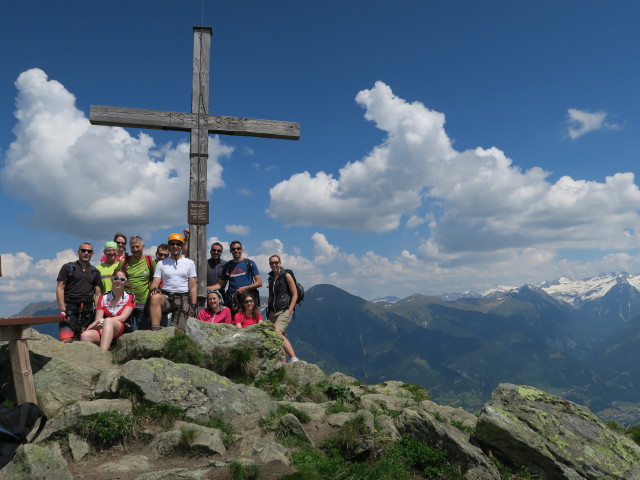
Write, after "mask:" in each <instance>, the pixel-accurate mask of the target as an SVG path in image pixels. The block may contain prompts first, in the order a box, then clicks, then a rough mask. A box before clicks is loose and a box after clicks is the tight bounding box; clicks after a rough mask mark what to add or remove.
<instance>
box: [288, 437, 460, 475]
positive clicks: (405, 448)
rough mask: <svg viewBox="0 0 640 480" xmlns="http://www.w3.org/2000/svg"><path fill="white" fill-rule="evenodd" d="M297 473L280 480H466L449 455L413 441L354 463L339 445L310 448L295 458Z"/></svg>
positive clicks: (297, 452) (294, 454)
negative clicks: (451, 462) (462, 479)
mask: <svg viewBox="0 0 640 480" xmlns="http://www.w3.org/2000/svg"><path fill="white" fill-rule="evenodd" d="M291 458H292V463H293V465H294V466H295V467H296V470H297V471H296V472H295V473H292V474H290V475H287V476H284V477H281V479H280V480H336V479H340V480H412V479H416V478H425V479H438V480H458V479H460V478H462V477H461V476H460V474H459V473H458V470H457V468H456V467H455V466H453V465H451V464H450V463H449V462H448V461H447V452H446V451H443V450H437V449H434V448H431V447H429V446H428V445H427V444H425V443H423V442H418V441H417V440H414V439H412V438H410V437H407V436H405V437H402V439H401V440H400V441H398V442H395V443H392V444H391V445H390V446H389V447H388V448H387V449H386V450H384V451H383V452H382V453H381V455H380V456H379V457H375V458H368V459H366V460H364V461H360V462H353V461H350V460H347V459H345V458H344V456H343V455H342V454H341V451H340V448H338V446H337V445H335V444H331V443H329V444H326V446H325V448H324V449H323V450H317V449H314V448H311V447H309V446H307V447H305V448H302V449H301V450H299V451H296V452H293V453H292V454H291Z"/></svg>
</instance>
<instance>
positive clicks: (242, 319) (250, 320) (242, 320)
mask: <svg viewBox="0 0 640 480" xmlns="http://www.w3.org/2000/svg"><path fill="white" fill-rule="evenodd" d="M234 320H235V323H239V324H240V326H241V327H242V328H247V327H248V326H249V325H253V324H254V323H258V322H261V321H262V315H260V314H258V318H255V317H247V316H246V315H245V314H244V313H242V312H238V313H236V316H235V317H234Z"/></svg>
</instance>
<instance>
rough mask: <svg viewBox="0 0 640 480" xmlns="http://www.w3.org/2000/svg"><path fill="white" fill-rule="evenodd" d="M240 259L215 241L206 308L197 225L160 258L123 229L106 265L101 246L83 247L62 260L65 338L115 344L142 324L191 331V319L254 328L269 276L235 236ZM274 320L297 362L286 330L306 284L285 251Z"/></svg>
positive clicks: (271, 303) (278, 269) (274, 291)
mask: <svg viewBox="0 0 640 480" xmlns="http://www.w3.org/2000/svg"><path fill="white" fill-rule="evenodd" d="M229 247H230V248H229V249H230V251H231V255H232V259H231V260H229V261H228V262H223V261H222V251H223V246H222V244H221V243H219V242H215V243H213V244H212V245H211V250H210V253H211V257H210V258H209V259H207V298H206V307H205V308H202V309H201V310H200V311H198V307H197V300H198V291H197V282H196V278H197V276H196V266H195V263H194V262H193V260H191V259H190V258H188V255H189V253H188V252H189V229H184V231H183V233H172V234H171V235H169V238H168V239H167V243H163V244H160V245H158V247H157V249H156V252H155V258H152V257H151V256H150V255H145V254H144V240H143V239H142V238H141V237H139V236H132V237H130V238H129V249H130V251H131V253H128V252H127V238H126V236H125V235H124V234H122V233H120V232H118V233H116V234H115V235H114V238H113V241H109V242H106V243H105V244H104V248H103V256H102V258H101V259H100V261H101V264H100V265H99V266H98V267H95V266H93V265H91V263H90V262H91V258H92V256H93V253H94V252H93V245H92V244H91V243H88V242H84V243H81V244H80V246H79V247H78V260H76V261H75V262H69V263H66V264H64V265H63V266H62V268H61V269H60V272H59V273H58V278H57V282H58V283H57V287H56V300H57V302H58V306H59V308H60V316H61V317H62V320H61V321H60V323H59V330H60V340H61V341H62V342H65V343H69V342H73V341H74V340H81V341H87V342H92V343H95V344H96V345H99V346H100V348H103V349H105V350H109V348H110V347H111V344H112V342H114V341H115V340H117V339H118V338H119V337H120V336H121V335H123V334H124V333H128V332H132V331H134V330H160V329H161V328H164V327H167V326H174V327H176V329H177V330H178V331H180V332H184V330H185V326H186V322H187V318H188V317H195V318H197V319H198V320H201V321H203V322H208V323H226V324H232V325H236V326H237V327H240V328H246V327H248V326H249V325H253V324H256V323H260V322H262V321H263V317H262V315H261V313H260V295H259V292H258V288H260V287H261V286H262V278H261V276H260V271H259V270H258V266H257V265H256V263H255V262H254V261H253V260H251V259H248V258H243V256H242V252H243V248H242V243H240V242H239V241H237V240H234V241H233V242H231V244H230V246H229ZM269 268H270V269H271V271H270V272H269V280H268V286H269V299H268V302H267V307H266V316H267V321H269V322H271V323H272V324H273V325H274V328H275V331H276V333H277V334H278V335H280V336H281V337H282V338H283V340H284V350H285V357H284V361H286V357H287V356H288V357H289V358H290V361H292V362H297V361H298V358H297V357H296V355H295V352H294V350H293V347H292V346H291V343H290V342H289V340H288V339H287V337H286V335H285V331H286V329H287V326H288V325H289V323H290V322H291V318H292V316H293V313H294V309H295V306H296V304H297V303H298V300H299V298H298V288H297V282H296V280H295V277H294V276H293V272H291V270H285V269H284V268H283V267H282V261H281V259H280V257H279V256H278V255H272V256H271V257H269Z"/></svg>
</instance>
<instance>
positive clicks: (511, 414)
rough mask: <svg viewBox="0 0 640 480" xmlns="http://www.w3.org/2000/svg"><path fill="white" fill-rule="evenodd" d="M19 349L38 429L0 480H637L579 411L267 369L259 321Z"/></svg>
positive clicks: (5, 375)
mask: <svg viewBox="0 0 640 480" xmlns="http://www.w3.org/2000/svg"><path fill="white" fill-rule="evenodd" d="M29 348H30V357H31V364H32V367H33V373H34V381H35V385H36V391H37V396H38V403H39V405H40V406H41V408H43V410H45V412H46V414H47V415H48V417H49V421H48V423H47V425H46V427H45V429H44V431H43V433H42V435H41V436H40V438H39V439H38V441H37V442H36V443H34V444H26V445H23V446H21V447H20V448H19V449H18V451H17V453H16V456H15V457H14V459H13V460H12V461H11V462H10V463H9V464H8V465H7V466H5V467H4V468H3V469H2V470H0V480H3V479H7V480H9V479H10V480H16V479H47V480H52V479H94V480H107V479H109V480H111V479H116V478H117V479H121V480H160V479H231V478H233V479H252V478H253V479H283V480H284V479H289V480H292V479H329V478H331V479H336V478H349V479H378V478H380V479H394V480H396V479H399V480H401V479H405V478H406V479H410V478H414V479H415V478H424V479H468V480H485V479H486V480H501V479H510V478H511V479H524V478H539V479H554V480H555V479H567V480H581V479H589V480H603V479H605V480H606V479H611V480H614V479H616V480H633V479H640V447H638V445H637V444H636V443H635V442H634V441H633V440H632V439H630V438H628V437H627V436H625V435H623V434H622V433H620V432H618V431H614V430H612V429H610V428H609V427H608V426H607V425H605V424H603V423H602V422H601V421H600V420H599V419H598V417H596V416H595V415H594V414H593V413H591V412H590V411H589V409H588V408H586V407H583V406H580V405H578V404H576V403H573V402H570V401H568V400H565V399H563V398H561V397H558V396H553V395H550V394H547V393H545V392H543V391H541V390H538V389H535V388H533V387H528V386H523V385H513V384H500V385H498V386H497V387H496V388H495V390H494V391H493V394H492V396H491V399H490V400H489V401H488V402H487V403H486V404H485V405H484V407H483V408H482V411H481V412H480V414H479V416H476V415H474V414H472V413H469V412H467V411H465V410H464V409H462V408H459V407H457V406H455V405H438V404H437V403H435V402H432V401H431V400H429V396H428V389H429V385H425V386H424V387H426V388H423V387H422V386H418V385H415V384H408V383H404V382H399V381H387V382H384V383H380V384H376V385H365V384H362V383H361V382H359V381H358V380H357V379H355V378H353V377H350V376H348V375H345V374H342V373H339V372H335V373H332V374H327V373H325V372H323V371H321V369H320V368H318V367H317V366H316V365H314V364H310V363H306V362H297V363H289V364H286V365H283V364H282V363H281V360H282V341H281V339H280V337H279V336H278V335H276V334H275V332H274V331H273V329H272V327H271V326H270V325H268V324H266V323H261V324H258V325H254V326H251V327H248V328H246V329H243V330H240V329H238V328H236V327H235V326H228V325H211V324H204V323H202V322H199V321H197V320H195V319H189V320H188V322H187V328H186V334H177V333H176V331H175V330H174V329H173V328H167V329H164V330H162V331H160V332H150V331H138V332H134V333H131V334H128V335H124V336H123V337H121V338H120V339H119V340H118V342H117V343H116V345H115V347H114V348H113V349H112V351H111V352H105V351H102V350H100V349H99V348H98V347H96V346H94V345H92V344H87V343H78V342H76V343H73V344H61V343H60V342H58V341H57V340H54V339H53V338H51V337H49V336H47V335H43V334H38V333H34V335H33V337H32V339H31V340H29ZM0 355H2V362H1V363H0V365H1V367H0V377H2V386H3V388H4V390H2V391H1V392H0V393H1V394H2V397H3V399H4V400H5V401H10V400H11V399H12V398H13V396H14V392H12V391H11V386H12V383H13V382H12V379H11V378H10V377H11V368H10V362H9V356H8V348H7V345H2V346H1V347H0Z"/></svg>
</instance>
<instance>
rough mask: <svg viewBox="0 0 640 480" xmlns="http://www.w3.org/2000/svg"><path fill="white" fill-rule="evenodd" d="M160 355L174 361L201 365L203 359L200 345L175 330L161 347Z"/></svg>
mask: <svg viewBox="0 0 640 480" xmlns="http://www.w3.org/2000/svg"><path fill="white" fill-rule="evenodd" d="M162 356H163V357H164V358H166V359H168V360H171V361H172V362H175V363H188V364H191V365H196V366H198V367H200V366H202V363H203V361H204V353H203V352H202V347H201V346H200V345H199V344H198V343H196V342H195V341H194V340H192V339H191V338H189V336H188V335H186V334H184V333H180V332H176V333H175V335H174V336H173V337H171V338H170V339H169V340H168V341H167V343H165V344H164V348H163V349H162Z"/></svg>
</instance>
